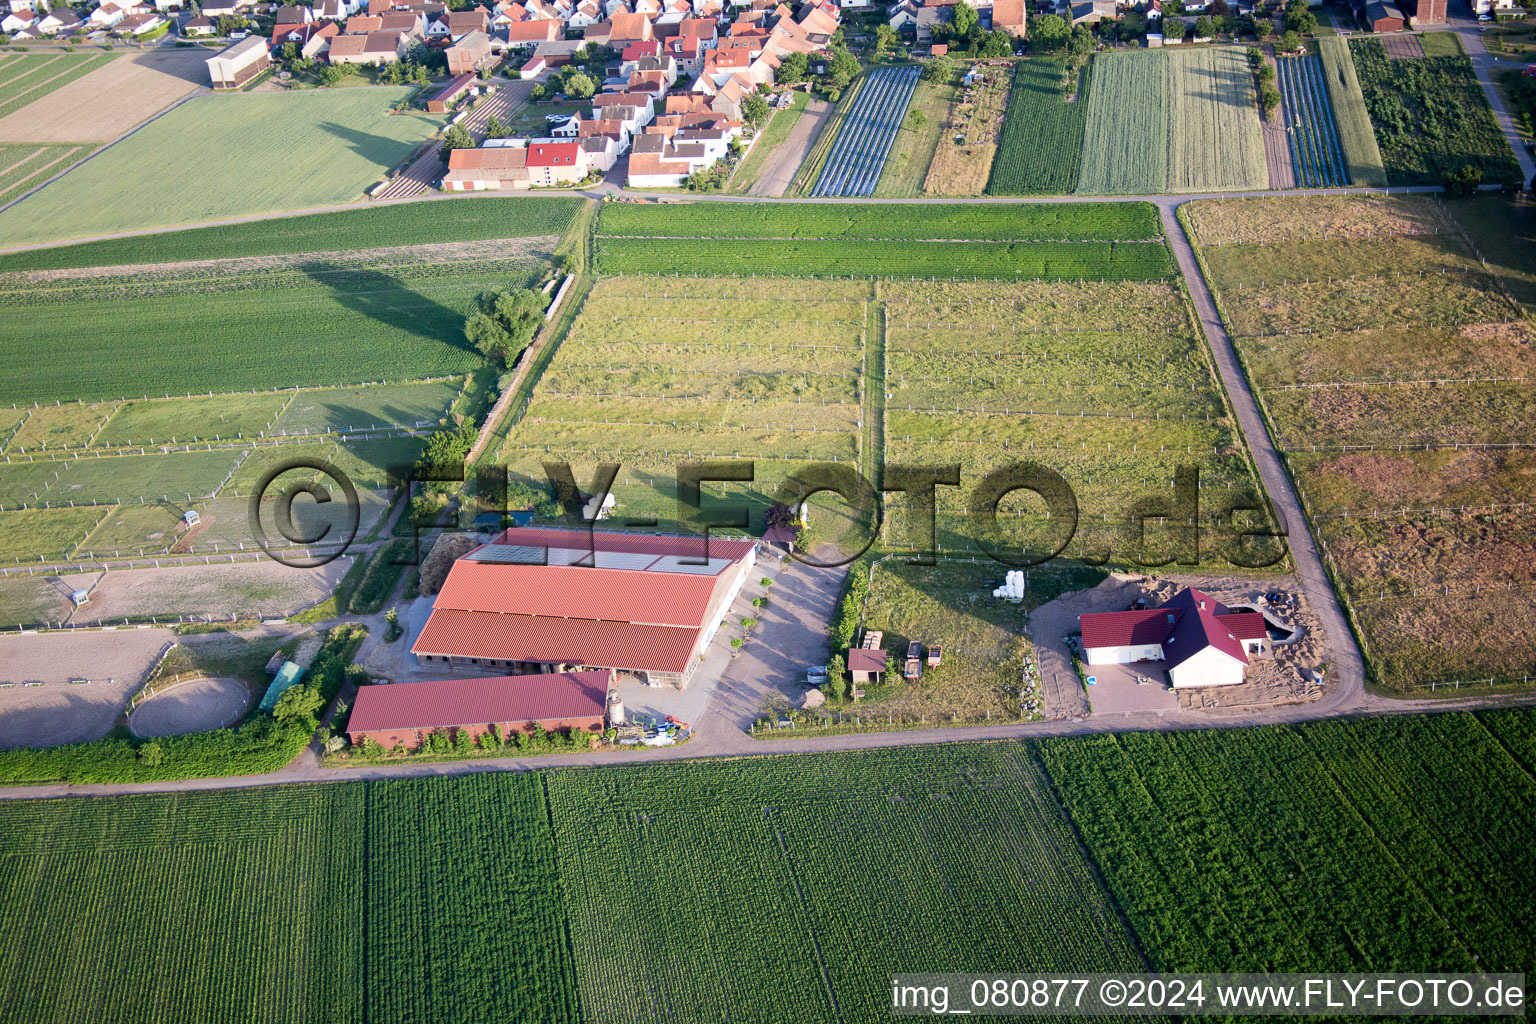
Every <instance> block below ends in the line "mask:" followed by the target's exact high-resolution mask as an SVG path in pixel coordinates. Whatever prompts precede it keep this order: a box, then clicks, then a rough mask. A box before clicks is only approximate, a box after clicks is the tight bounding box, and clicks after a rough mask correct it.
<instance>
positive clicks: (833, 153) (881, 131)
mask: <svg viewBox="0 0 1536 1024" xmlns="http://www.w3.org/2000/svg"><path fill="white" fill-rule="evenodd" d="M919 71H920V69H919V68H918V67H917V65H915V64H912V65H903V66H900V67H882V68H876V69H875V70H874V71H871V72H870V73H869V75H868V78H867V79H866V80H865V82H864V85H863V87H862V88H860V89H859V94H858V96H857V97H855V98H854V101H853V106H852V107H850V108H849V110H848V114H847V116H846V118H844V120H843V121H842V123H841V125H840V127H839V128H838V133H837V136H836V138H834V139H833V141H832V148H831V150H830V151H829V152H828V153H827V158H826V163H825V164H824V165H823V166H822V168H821V174H820V175H819V176H818V177H817V179H816V183H815V184H814V185H813V186H811V190H810V193H809V194H810V195H813V196H867V195H872V194H873V193H874V191H875V185H876V184H877V183H878V182H879V180H880V171H881V168H883V167H884V166H885V158H886V154H888V153H889V152H890V149H891V143H892V141H894V140H895V137H896V131H897V129H898V128H900V126H901V122H902V120H903V119H904V118H905V117H906V115H907V103H908V101H909V100H910V99H911V98H912V90H913V89H914V88H915V87H916V86H917V78H918V73H919Z"/></svg>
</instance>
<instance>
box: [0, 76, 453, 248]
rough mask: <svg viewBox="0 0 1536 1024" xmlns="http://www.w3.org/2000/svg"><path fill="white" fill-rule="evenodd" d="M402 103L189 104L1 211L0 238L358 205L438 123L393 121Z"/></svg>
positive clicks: (419, 118) (369, 94)
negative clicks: (396, 107) (64, 199)
mask: <svg viewBox="0 0 1536 1024" xmlns="http://www.w3.org/2000/svg"><path fill="white" fill-rule="evenodd" d="M107 59H111V58H110V57H108V58H107ZM410 93H411V90H410V89H402V88H362V89H344V90H311V91H299V92H288V93H249V94H243V93H242V94H238V95H231V96H197V97H194V98H193V99H191V100H189V101H188V102H186V103H184V104H182V105H181V106H179V107H177V108H176V109H174V110H172V111H171V112H170V113H168V114H166V115H165V116H164V117H161V118H159V119H157V120H155V121H153V122H151V123H150V124H148V125H146V126H145V127H144V128H142V129H140V130H139V131H137V132H135V133H134V134H132V135H130V136H128V137H127V138H126V139H124V140H123V141H121V142H119V143H117V144H116V145H114V146H112V147H110V148H109V149H107V150H105V151H104V152H102V153H101V154H100V155H98V156H96V157H95V158H93V159H91V160H89V161H87V162H86V163H85V164H83V165H81V166H80V167H77V168H76V169H75V170H73V171H71V172H70V173H69V174H68V175H66V176H65V177H64V178H62V179H60V180H59V181H57V182H55V183H54V184H53V185H51V186H49V187H48V188H47V189H44V190H43V191H41V192H39V193H37V194H36V195H33V196H29V197H28V198H27V199H25V200H23V201H22V202H20V203H17V204H16V205H15V206H13V207H11V208H10V209H8V210H6V211H4V212H3V213H0V236H3V237H4V238H5V239H6V240H7V241H8V242H9V243H11V244H13V245H14V244H18V243H23V242H46V241H55V240H63V239H69V238H79V237H82V236H87V235H95V234H104V233H108V232H116V231H131V230H135V229H142V228H153V227H171V226H175V225H181V224H191V223H196V222H198V221H207V220H215V219H218V218H222V217H238V216H241V215H243V214H255V213H267V212H276V211H282V210H297V209H303V208H305V207H310V206H324V205H327V204H334V203H344V202H349V201H351V200H355V199H358V198H360V197H361V196H362V194H363V191H364V189H367V188H368V187H369V186H371V185H372V184H373V183H374V182H376V181H378V180H379V179H380V178H381V177H382V176H383V174H384V172H385V171H386V170H388V169H389V168H390V167H391V166H393V165H394V164H395V163H396V162H398V161H399V160H400V159H402V158H403V157H405V156H406V155H407V154H408V153H410V151H411V149H412V148H413V147H414V146H415V145H416V144H417V143H419V142H421V141H422V140H423V139H425V138H427V137H428V136H429V135H431V134H432V133H433V132H434V131H435V130H436V129H437V127H438V126H439V124H440V119H439V118H436V117H431V116H428V115H425V114H391V113H390V108H391V107H393V106H394V105H396V104H398V103H399V102H400V101H401V100H403V99H405V98H406V97H407V96H408V95H410ZM167 154H172V157H171V159H172V163H171V164H170V165H168V164H167ZM168 166H169V167H170V168H171V170H170V173H171V175H172V177H171V180H169V181H168V180H167V179H166V177H165V176H166V174H167V171H168ZM176 168H179V171H178V170H176ZM64 196H68V197H69V201H68V202H67V203H65V202H61V201H60V199H61V197H64Z"/></svg>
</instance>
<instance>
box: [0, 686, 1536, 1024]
mask: <svg viewBox="0 0 1536 1024" xmlns="http://www.w3.org/2000/svg"><path fill="white" fill-rule="evenodd" d="M1532 726H1533V721H1532V713H1531V712H1530V711H1529V710H1509V711H1490V712H1482V713H1479V714H1478V715H1472V714H1467V713H1457V714H1446V715H1435V716H1387V717H1382V718H1378V719H1370V720H1365V719H1348V720H1336V721H1326V722H1318V723H1312V724H1306V725H1300V726H1280V727H1270V728H1259V729H1231V730H1207V731H1201V732H1167V733H1152V732H1149V733H1128V734H1122V735H1118V736H1089V737H1063V738H1057V739H1045V740H1038V741H1033V742H1026V743H1020V742H997V743H972V744H944V745H935V746H926V747H913V748H905V749H902V748H891V749H883V750H870V751H841V752H836V751H826V752H821V753H816V754H810V755H786V756H778V757H755V758H746V759H733V760H716V761H704V760H696V761H691V762H687V761H685V762H677V763H670V764H653V765H646V766H626V767H614V768H596V769H565V770H552V771H542V772H533V773H511V772H498V773H487V774H479V775H472V776H468V777H463V778H422V779H408V780H399V781H388V780H383V781H369V782H347V783H339V784H332V785H306V786H282V787H270V788H264V789H256V790H250V791H227V792H208V793H197V792H193V793H183V794H174V795H150V796H130V797H113V798H103V799H76V800H67V801H27V802H22V801H7V802H5V803H3V804H0V837H3V838H0V861H3V862H4V864H5V866H6V867H7V871H6V872H5V873H4V875H3V876H0V892H3V893H4V894H5V898H4V899H3V900H0V926H3V928H4V930H5V933H6V934H7V935H8V936H11V944H10V946H8V950H9V952H10V953H11V955H10V956H8V957H6V958H5V959H4V960H3V961H0V1007H3V1008H4V1010H5V1016H6V1018H7V1019H8V1020H15V1021H18V1022H19V1024H32V1022H33V1021H43V1020H56V1019H58V1018H57V1012H59V1011H61V1010H62V1011H63V1012H65V1013H67V1014H74V1015H76V1016H81V1015H86V1016H88V1015H90V1013H91V1012H92V1010H91V1008H92V1007H98V1006H103V1005H106V1006H112V1007H116V1008H117V1015H116V1016H110V1017H107V1018H106V1019H110V1020H125V1021H128V1020H142V1019H148V1018H149V1017H151V1016H153V1015H160V1016H164V1015H167V1014H169V1015H173V1016H174V1017H175V1018H176V1019H177V1020H183V1021H187V1022H189V1024H202V1022H210V1024H212V1022H217V1021H225V1020H229V1019H232V1018H234V1017H236V1016H238V1017H239V1018H240V1019H242V1020H248V1021H252V1022H254V1024H267V1022H288V1021H294V1022H298V1021H314V1020H320V1021H331V1022H338V1024H350V1022H354V1021H355V1022H358V1024H366V1022H370V1021H380V1022H382V1021H394V1020H400V1019H403V1018H409V1019H412V1020H420V1021H427V1022H431V1021H472V1022H479V1021H487V1022H488V1021H495V1020H505V1019H508V1018H509V1017H511V1018H515V1019H517V1020H527V1021H537V1022H548V1024H577V1022H581V1021H594V1022H595V1021H629V1020H654V1019H656V1017H657V1016H666V1017H668V1018H669V1019H675V1020H687V1021H693V1020H699V1021H703V1020H716V1019H719V1018H720V1017H721V1016H725V1015H730V1012H731V1011H732V1009H733V1008H737V1007H741V1006H744V1005H750V1006H751V1007H752V1011H753V1012H752V1014H751V1015H750V1016H749V1017H747V1018H746V1019H750V1020H754V1021H761V1022H765V1024H789V1022H793V1021H804V1020H808V1019H815V1020H820V1019H824V1018H827V1017H830V1016H840V1017H841V1019H843V1020H847V1021H874V1020H879V1019H884V1018H885V1017H887V1016H888V1015H889V1007H890V978H891V975H892V973H896V972H901V971H906V970H912V969H916V968H918V967H921V968H922V969H931V970H935V971H962V970H974V969H975V967H974V965H975V964H977V963H986V964H988V965H989V966H995V967H996V969H999V970H1006V969H1017V970H1034V971H1041V970H1044V971H1049V970H1057V969H1059V970H1068V969H1071V970H1076V971H1110V970H1129V971H1143V970H1147V969H1149V968H1150V969H1152V970H1158V971H1197V970H1208V971H1209V970H1262V969H1269V970H1301V969H1304V968H1305V969H1326V970H1333V971H1373V970H1446V969H1450V970H1456V971H1466V972H1472V971H1479V970H1486V971H1524V972H1527V973H1528V972H1529V971H1530V970H1531V968H1532V965H1533V964H1536V945H1533V940H1532V935H1533V934H1536V922H1533V919H1532V910H1531V907H1532V904H1531V901H1530V900H1529V899H1527V898H1526V895H1527V893H1528V889H1529V878H1530V876H1531V872H1532V870H1533V868H1532V864H1531V856H1532V855H1531V850H1532V849H1533V844H1532V838H1533V836H1532V822H1533V820H1536V817H1533V813H1532V811H1533V808H1536V779H1533V778H1532V776H1531V774H1530V763H1529V761H1522V760H1521V758H1522V757H1524V758H1530V757H1531V754H1532V751H1533V750H1536V747H1533V746H1532V745H1531V742H1530V736H1531V735H1532ZM23 753H26V752H23ZM4 756H5V757H6V758H8V759H11V760H15V759H16V758H17V756H18V755H16V754H6V755H4ZM1469 764H1473V765H1475V766H1476V771H1469V770H1468V768H1467V766H1468V765H1469ZM1213 809H1214V810H1213ZM1298 837H1304V838H1305V841H1301V839H1298ZM893 865H894V867H893ZM279 868H280V869H281V870H280V871H279ZM274 873H276V874H274ZM278 874H280V875H281V884H278V883H277V882H275V881H272V882H266V883H264V884H257V885H252V884H245V883H248V882H249V880H250V879H258V880H267V879H272V878H275V877H277V875H278ZM659 879H665V884H663V885H661V886H660V889H659V890H658V880H659ZM241 880H245V882H241ZM658 892H659V893H660V894H661V895H660V896H658ZM659 898H661V899H662V900H663V903H664V905H665V907H666V911H665V912H662V913H650V914H642V913H638V912H635V908H636V907H646V906H651V905H652V904H653V903H655V902H656V901H657V900H658V899H659ZM316 906H323V907H324V908H325V913H324V914H323V915H317V914H316V913H315V912H314V908H315V907H316ZM23 922H24V923H25V926H23V925H22V923H23ZM210 922H211V923H212V924H213V925H215V926H216V927H213V928H212V929H211V930H209V925H210ZM1212 925H1214V926H1212ZM129 935H132V936H137V937H140V938H142V937H144V936H149V937H151V938H155V939H156V941H153V942H147V943H146V942H142V941H138V940H137V939H136V940H134V941H129V940H128V938H127V936H129ZM161 936H163V937H165V938H164V939H163V940H159V939H158V938H157V937H161ZM172 936H178V937H179V938H177V939H174V940H173V939H172V938H171V937H172ZM189 936H196V937H197V938H198V941H189V939H188V937H189ZM82 944H85V945H84V946H82ZM81 948H112V949H114V950H116V952H115V953H114V956H115V957H116V962H117V963H118V964H119V967H120V969H118V970H112V971H82V970H80V969H79V968H78V963H77V962H72V961H70V960H69V959H68V956H67V955H66V953H68V952H69V951H78V950H79V949H81ZM253 953H259V954H260V956H259V957H258V959H257V961H255V962H256V963H257V964H258V966H256V967H253V966H252V961H251V957H252V954H253ZM71 955H78V953H74V954H71ZM172 979H174V983H173V980H172ZM364 993H366V995H365V994H364ZM429 995H430V998H429ZM833 1007H836V1010H835V1011H833V1009H832V1008H833Z"/></svg>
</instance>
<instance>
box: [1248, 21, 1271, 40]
mask: <svg viewBox="0 0 1536 1024" xmlns="http://www.w3.org/2000/svg"><path fill="white" fill-rule="evenodd" d="M1274 30H1275V26H1274V23H1273V22H1271V21H1270V20H1269V19H1268V18H1257V19H1255V20H1254V23H1253V34H1254V36H1255V38H1257V39H1259V40H1260V41H1261V42H1262V41H1263V40H1265V39H1268V38H1269V36H1270V33H1272V32H1273V31H1274Z"/></svg>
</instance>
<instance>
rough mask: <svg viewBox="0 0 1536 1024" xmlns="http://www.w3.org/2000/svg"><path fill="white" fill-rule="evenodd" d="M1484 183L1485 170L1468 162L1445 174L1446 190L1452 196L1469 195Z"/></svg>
mask: <svg viewBox="0 0 1536 1024" xmlns="http://www.w3.org/2000/svg"><path fill="white" fill-rule="evenodd" d="M1482 183H1483V172H1482V171H1480V170H1478V169H1477V168H1476V167H1473V166H1472V165H1471V164H1468V165H1466V166H1464V167H1461V168H1459V169H1457V170H1454V171H1452V172H1451V173H1449V174H1447V175H1446V176H1445V192H1446V194H1447V195H1452V196H1469V195H1471V194H1472V193H1474V192H1476V191H1477V186H1479V185H1481V184H1482Z"/></svg>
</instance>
